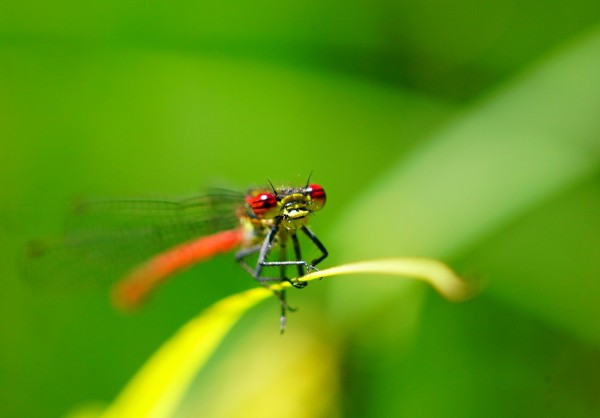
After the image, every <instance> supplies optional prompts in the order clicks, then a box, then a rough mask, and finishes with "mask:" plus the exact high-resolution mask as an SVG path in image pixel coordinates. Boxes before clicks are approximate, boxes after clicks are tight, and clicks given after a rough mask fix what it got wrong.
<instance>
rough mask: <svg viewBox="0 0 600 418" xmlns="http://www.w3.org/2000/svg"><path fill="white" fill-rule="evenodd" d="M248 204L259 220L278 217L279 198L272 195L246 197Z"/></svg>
mask: <svg viewBox="0 0 600 418" xmlns="http://www.w3.org/2000/svg"><path fill="white" fill-rule="evenodd" d="M246 202H247V203H248V205H250V208H251V209H252V212H254V214H255V215H256V216H257V217H258V218H267V219H268V218H273V217H274V216H275V215H277V210H275V209H277V198H276V197H275V195H274V194H271V193H266V192H265V193H259V194H257V195H256V196H246Z"/></svg>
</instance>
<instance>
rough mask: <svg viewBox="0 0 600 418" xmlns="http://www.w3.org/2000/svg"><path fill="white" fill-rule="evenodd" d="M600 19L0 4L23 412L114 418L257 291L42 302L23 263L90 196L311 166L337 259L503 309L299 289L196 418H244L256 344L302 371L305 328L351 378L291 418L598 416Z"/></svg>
mask: <svg viewBox="0 0 600 418" xmlns="http://www.w3.org/2000/svg"><path fill="white" fill-rule="evenodd" d="M599 23H600V3H598V2H597V1H593V0H575V1H570V2H559V1H543V2H542V1H531V2H527V3H523V2H516V1H505V2H497V3H490V2H483V1H476V0H459V1H455V2H442V1H434V2H426V3H424V2H417V1H410V0H409V1H402V2H388V1H373V2H358V1H352V2H342V1H332V2H281V1H277V2H275V1H271V2H269V1H266V2H260V3H257V2H214V3H211V2H166V1H152V2H135V1H131V2H125V3H124V2H110V1H104V2H86V3H81V2H70V1H57V2H45V3H43V2H20V3H16V2H5V3H3V4H1V5H0V339H1V341H0V415H1V416H3V417H46V416H48V417H52V416H61V415H63V414H65V413H66V412H67V411H69V410H71V409H72V408H75V407H77V406H78V405H82V404H85V403H87V402H90V401H99V402H101V403H108V402H110V401H111V400H112V399H113V398H114V397H115V396H116V394H117V393H118V392H119V390H120V388H122V387H123V385H124V384H125V383H126V382H127V381H128V379H129V378H130V377H131V375H132V374H133V373H134V372H135V371H136V370H137V369H138V368H139V367H140V365H141V364H143V362H144V360H145V359H147V358H148V356H149V355H150V354H151V353H152V352H153V351H154V350H155V349H156V348H157V347H158V346H159V345H160V344H161V343H162V342H163V341H165V340H166V339H167V338H168V337H169V336H170V335H172V334H173V333H174V332H175V330H176V329H177V328H178V327H179V326H181V325H182V324H184V323H185V322H186V320H188V319H190V318H192V317H193V316H194V315H195V314H197V313H198V312H200V311H201V310H202V309H203V308H205V307H207V306H209V305H210V304H211V303H213V302H215V301H217V300H218V299H220V298H222V297H224V296H226V295H229V294H232V293H234V292H236V291H239V290H242V289H245V288H249V287H251V286H253V283H252V282H251V280H249V279H248V277H246V275H245V274H244V273H243V272H242V271H241V270H240V269H239V267H238V266H236V265H235V263H234V262H233V261H232V258H231V257H227V256H223V257H219V258H218V259H216V260H214V261H212V262H211V263H208V264H206V265H203V266H199V267H197V268H195V269H193V270H191V271H189V272H186V273H185V274H183V275H181V277H179V278H178V279H177V280H174V281H173V282H172V283H169V284H168V285H166V286H165V287H164V289H161V292H160V294H158V295H157V296H156V297H155V298H154V299H153V300H152V301H151V303H150V304H149V305H148V306H147V307H146V308H145V309H143V310H142V311H141V312H139V313H137V314H135V315H130V316H124V315H122V314H120V313H119V312H116V311H115V310H114V309H113V308H112V307H111V306H110V303H109V300H108V297H107V293H106V292H98V291H85V290H81V289H79V288H77V289H69V288H58V289H47V288H40V287H38V286H35V285H34V286H30V285H29V284H27V283H25V282H24V281H23V280H22V279H20V278H19V277H18V276H17V274H16V273H15V263H16V262H15V260H17V259H18V255H19V252H20V248H21V246H22V245H23V243H24V242H26V241H27V240H28V239H31V238H33V237H38V236H52V235H55V234H57V233H59V231H60V229H61V225H62V222H63V221H64V217H65V215H66V214H67V213H68V210H69V207H70V202H71V201H72V200H73V198H74V197H77V196H91V197H105V196H109V197H113V196H116V197H122V196H140V195H148V194H151V195H173V196H178V195H185V194H189V193H195V192H201V190H202V189H203V187H206V186H211V185H219V186H227V187H231V188H236V189H240V190H244V189H245V187H247V186H248V185H254V184H264V183H265V181H266V179H270V180H271V181H273V182H275V183H284V182H289V183H292V184H303V182H304V181H305V179H306V177H307V176H308V175H309V173H310V172H311V171H312V172H313V177H312V179H313V180H314V181H315V182H318V183H320V184H322V185H323V186H324V187H325V188H326V190H327V192H328V203H327V206H326V207H325V209H324V210H323V212H322V213H319V214H318V216H316V217H315V219H314V222H313V229H314V230H315V231H316V232H317V234H318V235H319V237H320V238H321V240H322V241H323V242H324V243H325V244H326V245H327V247H328V249H329V251H330V253H331V257H330V259H328V260H327V261H326V262H325V263H324V264H326V265H327V266H332V265H335V264H337V263H339V262H346V261H354V260H361V259H367V258H374V257H383V256H431V257H439V258H441V259H442V260H443V261H446V262H448V263H449V264H450V265H451V266H453V267H454V268H455V269H457V271H459V273H461V274H463V275H465V276H467V277H473V278H479V279H482V280H484V281H485V283H486V288H485V290H484V292H483V293H482V294H481V295H480V296H479V297H477V298H476V299H474V300H472V301H470V302H467V303H464V304H457V305H454V304H451V303H450V302H447V301H444V300H442V299H441V298H440V297H439V296H437V295H435V294H434V293H433V292H432V291H431V290H429V289H426V288H425V287H424V286H412V285H411V286H407V285H406V283H404V282H401V281H394V280H390V279H385V280H383V279H381V278H375V277H372V278H371V277H369V278H367V277H364V278H358V277H357V278H352V279H341V278H340V279H332V280H324V281H323V282H321V283H315V284H311V286H309V288H308V289H306V290H303V291H302V292H293V293H292V294H291V296H290V297H291V298H292V304H297V305H299V306H301V308H302V309H301V310H300V311H299V312H298V313H296V314H294V315H292V317H291V318H290V320H289V330H288V334H287V335H285V336H284V337H282V338H279V337H278V336H277V333H278V325H277V307H276V304H275V302H273V301H269V302H267V303H265V304H264V306H262V307H261V308H259V309H257V310H256V311H255V312H253V313H251V314H250V315H249V316H248V317H247V318H245V319H244V320H243V321H242V323H241V324H240V325H239V326H238V327H236V329H235V330H234V331H233V333H232V335H230V336H229V337H228V338H227V340H226V341H225V344H224V346H223V349H222V350H220V351H219V352H218V353H217V356H216V357H215V359H213V362H212V363H211V365H209V370H207V371H205V372H203V373H201V375H200V376H199V377H198V379H197V382H196V384H195V385H194V387H193V388H192V392H190V396H189V397H188V398H187V400H186V401H185V402H184V405H182V406H181V409H180V413H179V414H178V415H179V416H184V417H185V416H234V415H235V414H229V415H227V414H222V415H218V414H217V412H211V413H209V412H206V411H216V410H217V409H218V408H216V407H212V408H211V407H209V406H208V403H210V402H211V401H212V402H216V401H215V399H216V398H213V399H212V400H211V399H210V396H208V395H204V396H203V395H202V393H207V391H208V390H209V388H211V387H212V386H213V382H215V381H217V380H218V379H220V378H219V377H218V376H219V373H221V372H220V369H219V364H220V363H221V362H227V360H226V359H227V358H229V357H236V356H238V357H240V356H241V357H240V358H242V359H243V358H244V357H243V352H244V350H246V344H248V345H250V344H252V347H253V348H252V350H253V351H252V350H249V351H252V352H261V350H263V349H264V351H265V353H266V352H267V351H268V352H269V353H270V352H279V353H280V355H281V354H283V355H284V356H285V354H286V353H287V351H285V350H287V348H285V349H284V347H283V345H284V344H286V343H285V339H286V338H287V339H288V341H291V340H293V338H294V337H293V335H294V333H297V334H303V335H304V334H307V335H310V336H311V337H310V338H312V339H314V340H315V341H318V344H317V346H319V347H322V348H323V349H324V350H325V349H326V350H327V352H328V353H329V354H328V355H327V356H324V357H323V361H324V362H325V361H326V362H327V367H323V369H324V370H327V371H328V373H329V375H328V377H327V379H325V380H326V381H329V382H335V383H334V384H332V386H321V385H318V384H313V385H312V386H311V385H308V386H307V388H305V389H304V391H305V392H306V393H309V394H311V396H309V397H308V401H306V402H304V403H300V404H299V405H300V406H299V407H298V408H296V410H295V413H294V415H293V416H298V417H304V416H328V417H331V416H340V417H342V416H343V417H391V416H399V417H400V416H402V417H403V416H406V417H481V416H498V417H506V416H523V417H537V416H540V417H542V416H543V417H553V416H556V417H564V416H569V417H594V416H600V397H598V393H600V348H599V347H600V321H598V318H600V216H598V215H599V214H600V188H599V186H600V171H599V170H598V169H599V167H600V164H599V161H600V118H599V117H598V116H599V115H600V26H599ZM83 287H85V286H83ZM263 328H264V329H263ZM252 335H271V336H276V337H277V338H276V339H273V338H271V339H265V341H262V342H261V340H260V339H259V340H258V341H257V340H256V339H255V340H251V341H252V342H251V343H248V342H247V341H248V339H249V338H251V336H252ZM280 344H281V347H279V345H280ZM286 347H287V346H286ZM240 353H241V354H240ZM296 355H297V354H294V353H292V352H290V353H289V356H290V357H293V358H294V360H295V362H297V363H298V364H299V365H302V364H303V361H304V360H303V357H302V356H297V357H296ZM252 358H253V359H255V358H258V359H259V360H253V366H254V368H255V373H256V374H255V375H252V374H250V372H246V371H244V369H242V368H239V372H238V376H237V378H238V379H240V380H242V381H245V382H248V385H249V386H252V382H253V379H254V378H255V377H256V380H258V377H259V376H258V375H260V374H262V373H263V372H264V374H265V375H268V371H269V370H279V369H278V367H280V369H281V370H282V371H283V372H284V374H285V379H284V380H283V382H284V383H283V385H284V387H283V388H282V387H281V386H279V385H278V384H277V385H276V384H275V383H272V384H271V386H269V385H267V386H265V389H264V390H265V391H266V390H268V391H269V392H270V393H271V396H272V397H275V398H277V397H280V396H281V397H283V396H284V394H285V396H288V397H290V399H291V400H293V399H294V396H295V392H296V390H298V391H300V389H297V388H296V385H295V383H296V382H297V381H298V380H299V376H300V375H301V374H302V371H301V370H296V369H288V368H286V367H287V366H280V365H278V364H277V362H276V361H273V362H269V361H264V360H262V361H261V360H260V359H261V357H260V356H257V357H252ZM242 364H243V362H242ZM286 364H287V363H286ZM240 367H241V366H240ZM306 368H307V370H308V372H310V370H312V369H310V367H308V366H307V367H306ZM256 371H258V372H256ZM305 372H306V370H305ZM222 388H223V389H222V390H223V391H224V392H225V393H227V394H228V398H227V402H230V403H232V404H235V402H236V399H238V396H237V392H236V390H237V389H236V388H235V387H234V386H233V385H231V386H227V384H224V386H222ZM261 388H262V386H261ZM305 392H302V393H305ZM240 396H241V395H240ZM298 396H299V395H298ZM282 399H283V398H282ZM285 399H287V398H285ZM263 406H264V407H265V408H266V405H263ZM259 408H260V406H259ZM267 409H268V408H267ZM282 415H284V416H292V415H289V414H285V413H283V412H281V410H280V415H277V413H274V414H272V416H282ZM235 416H244V415H243V414H242V415H235ZM246 416H248V415H246ZM261 416H263V417H266V416H271V414H269V413H268V412H266V411H263V412H261Z"/></svg>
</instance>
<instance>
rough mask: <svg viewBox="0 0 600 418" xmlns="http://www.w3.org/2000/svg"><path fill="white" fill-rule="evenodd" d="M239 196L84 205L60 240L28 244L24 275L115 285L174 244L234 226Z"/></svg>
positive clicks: (223, 194)
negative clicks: (137, 267)
mask: <svg viewBox="0 0 600 418" xmlns="http://www.w3.org/2000/svg"><path fill="white" fill-rule="evenodd" d="M241 202H243V195H240V194H236V193H226V192H219V193H212V194H207V195H202V196H197V197H192V198H188V199H182V200H159V199H156V200H150V199H146V200H131V201H126V200H111V201H88V202H82V203H80V204H78V205H77V207H76V209H75V211H74V213H73V215H72V216H71V217H70V218H69V219H68V222H67V224H66V228H65V233H64V235H63V236H62V237H61V238H58V239H54V240H47V241H35V242H32V243H30V244H29V245H28V246H27V248H26V250H25V254H24V259H23V262H22V263H21V264H22V268H21V269H22V273H23V275H24V277H25V278H26V279H27V280H28V281H31V282H34V283H39V282H49V283H52V284H59V285H60V284H66V285H70V284H71V283H73V282H76V283H77V282H79V283H86V284H85V286H93V285H95V284H101V283H113V282H114V281H115V280H116V279H119V278H120V277H122V276H123V275H124V274H126V273H128V272H129V271H130V270H131V269H132V268H133V267H135V266H136V265H137V264H139V263H141V262H144V261H145V260H147V259H148V258H150V257H152V256H154V255H156V254H159V253H161V252H163V251H165V250H167V249H169V248H171V247H173V246H175V245H177V244H180V243H182V242H186V241H189V240H191V239H194V238H198V237H200V236H204V235H210V234H213V233H215V232H217V231H222V230H227V229H233V228H236V227H237V225H238V219H237V216H236V209H237V208H238V207H239V206H240V204H241Z"/></svg>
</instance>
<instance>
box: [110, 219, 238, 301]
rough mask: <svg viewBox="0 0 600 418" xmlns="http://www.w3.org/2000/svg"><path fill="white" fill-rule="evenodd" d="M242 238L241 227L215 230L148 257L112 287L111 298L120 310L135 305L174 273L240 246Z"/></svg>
mask: <svg viewBox="0 0 600 418" xmlns="http://www.w3.org/2000/svg"><path fill="white" fill-rule="evenodd" d="M243 240H244V231H243V230H242V229H241V228H238V229H233V230H229V231H223V232H218V233H216V234H213V235H209V236H206V237H201V238H198V239H195V240H192V241H188V242H185V243H183V244H180V245H178V246H176V247H173V248H171V249H170V250H168V251H166V252H164V253H162V254H159V255H157V256H155V257H153V258H151V259H150V260H149V261H147V262H146V263H144V264H142V265H141V266H139V267H137V268H136V269H135V270H133V271H132V272H131V273H130V274H129V275H127V276H126V277H125V278H123V280H121V281H120V282H118V283H117V284H116V285H115V288H114V289H113V300H114V302H115V304H116V305H117V306H119V307H120V308H123V309H132V308H135V307H137V306H138V305H139V304H140V303H141V302H143V301H144V299H146V297H147V296H148V294H149V293H150V292H151V291H152V290H153V289H155V288H156V287H157V286H158V285H159V284H161V283H163V282H164V281H166V280H167V279H169V278H170V277H171V276H172V275H174V274H175V273H177V272H179V271H181V270H184V269H186V268H189V267H191V266H192V265H194V264H196V263H198V262H200V261H205V260H207V259H209V258H211V257H213V256H215V255H217V254H221V253H226V252H229V251H231V250H233V249H234V248H236V247H239V246H240V245H241V244H242V242H243Z"/></svg>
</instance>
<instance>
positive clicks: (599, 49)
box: [334, 31, 600, 341]
mask: <svg viewBox="0 0 600 418" xmlns="http://www.w3.org/2000/svg"><path fill="white" fill-rule="evenodd" d="M598 109H600V32H599V31H596V32H593V33H591V34H590V35H588V36H587V37H585V38H583V39H581V40H580V41H579V42H577V43H575V44H573V45H572V46H569V47H568V48H564V49H563V50H562V51H561V53H560V54H558V55H556V56H553V57H550V58H548V59H547V60H545V61H544V62H543V63H540V64H539V65H538V66H537V67H536V68H533V69H532V70H530V71H528V72H527V73H526V74H524V75H523V76H522V77H520V78H519V79H518V80H515V82H513V83H511V84H508V85H507V86H505V87H504V88H502V89H500V90H499V91H497V92H495V93H494V94H493V95H491V96H490V97H489V98H487V99H486V100H483V101H481V102H480V103H478V104H476V105H474V106H473V108H472V110H471V112H469V113H468V114H466V115H465V116H464V117H462V118H459V119H458V120H457V121H456V122H455V123H454V124H452V125H451V126H449V127H448V128H447V129H445V130H443V131H442V132H440V133H439V134H438V135H435V136H434V137H432V138H431V140H430V141H428V142H427V143H426V144H424V145H423V146H421V147H419V148H418V149H417V150H415V152H414V153H412V154H411V155H410V156H408V157H406V158H404V159H402V160H401V161H399V163H398V165H397V166H396V168H395V169H394V170H392V171H391V172H390V173H388V174H387V175H386V176H384V177H383V179H382V180H380V181H379V182H378V183H377V184H375V185H374V187H373V188H372V189H370V190H369V192H368V193H365V195H363V197H362V199H361V201H360V202H357V204H356V205H355V206H354V207H353V208H352V209H351V210H349V211H348V212H347V213H346V214H345V215H344V217H343V218H342V219H341V220H340V223H339V225H338V228H337V231H338V233H337V236H339V237H343V240H337V242H336V247H337V248H339V250H338V251H339V253H340V254H343V257H344V259H352V258H355V257H358V256H360V257H365V256H366V257H373V256H378V257H381V256H390V255H392V254H396V255H397V254H404V255H408V256H432V257H442V258H444V259H450V258H452V257H457V256H459V255H461V254H465V253H467V252H468V251H470V250H472V249H474V248H476V246H477V245H478V244H479V243H480V242H482V240H485V239H487V238H489V237H491V236H493V234H495V233H496V232H497V231H499V230H501V229H502V228H505V227H506V226H507V225H509V224H510V223H511V222H513V221H514V220H515V219H518V218H519V217H521V216H523V215H524V214H525V213H527V212H528V211H530V210H532V209H533V208H535V207H539V206H540V205H542V204H544V203H545V202H546V201H547V200H548V199H549V198H550V197H552V196H554V195H556V194H558V193H560V192H562V191H564V190H566V189H568V188H569V187H570V186H572V185H573V184H577V183H578V182H580V181H582V179H585V178H586V177H589V176H591V175H592V174H593V173H594V172H595V170H596V169H597V167H598V165H599V159H600V141H599V140H598V138H600V123H599V119H598V114H597V110H598ZM505 261H507V262H510V260H505ZM480 274H486V272H485V271H482V272H480ZM497 280H501V277H498V278H497ZM536 283H537V286H539V288H540V290H541V291H542V292H543V291H544V288H545V287H550V288H554V287H557V288H559V289H563V290H564V291H565V292H567V293H564V297H566V298H572V301H573V303H572V304H570V307H571V309H573V310H580V313H579V314H577V315H569V316H568V317H569V318H570V319H571V321H572V323H571V325H570V326H571V328H573V329H577V330H579V331H580V332H583V333H584V334H585V335H586V336H587V338H591V339H595V340H596V341H598V340H597V339H598V337H599V335H598V333H597V327H596V326H593V325H592V326H590V328H587V329H583V328H582V324H583V323H587V324H590V322H589V321H587V320H586V318H587V317H598V316H599V315H600V311H598V309H599V308H600V305H598V304H596V305H595V306H592V305H591V304H584V305H581V304H579V303H578V302H577V300H578V298H577V297H576V295H575V294H573V295H571V296H569V294H568V292H569V285H565V283H564V281H562V280H561V279H559V280H558V281H556V282H554V281H543V280H536ZM513 284H515V286H517V287H515V288H513V289H512V291H511V292H510V294H512V295H515V294H517V293H521V294H522V296H521V299H523V298H525V297H527V295H529V297H532V296H531V293H530V292H531V288H530V287H529V286H527V287H525V286H523V287H521V289H522V292H518V291H517V289H518V288H519V286H520V285H519V284H518V283H514V282H513ZM586 285H587V286H588V287H586ZM335 286H337V288H336V289H335V293H334V298H336V304H337V305H338V307H339V309H340V310H343V309H344V308H343V306H350V305H351V304H350V302H349V300H350V298H353V297H354V296H353V295H354V294H355V293H356V292H357V291H358V290H357V289H356V287H355V286H348V285H347V284H344V286H340V285H339V284H336V285H335ZM570 286H572V287H571V288H573V289H575V288H577V289H578V290H577V292H576V293H577V294H580V293H581V292H584V293H588V294H594V291H597V286H596V285H594V284H593V282H592V281H589V280H587V281H577V279H576V278H574V279H572V280H571V284H570ZM590 286H591V287H590ZM372 289H373V292H374V293H375V296H373V303H372V305H369V306H377V305H379V304H381V303H382V299H386V298H389V297H396V295H397V294H396V293H389V289H388V288H387V286H386V288H385V290H383V289H378V287H377V285H376V284H375V283H374V284H373V287H372ZM361 292H363V291H362V290H361ZM363 295H364V293H363ZM365 297H368V296H366V295H365ZM583 306H585V308H583ZM539 308H540V309H538V312H540V313H542V314H543V309H542V307H541V306H540V307H539ZM546 309H548V314H547V316H548V317H550V318H551V317H553V316H554V315H553V313H552V312H551V311H552V310H553V308H552V307H551V306H546ZM351 311H352V312H351V314H352V315H358V316H360V315H363V314H364V312H361V311H357V310H356V309H355V308H354V307H353V308H352V309H351ZM349 314H350V312H349ZM580 319H581V320H582V321H583V322H582V323H580V322H579V320H580ZM565 321H567V319H566V318H565ZM565 321H563V324H564V322H565Z"/></svg>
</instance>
